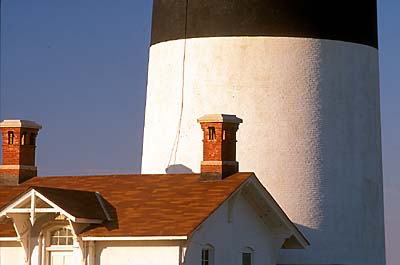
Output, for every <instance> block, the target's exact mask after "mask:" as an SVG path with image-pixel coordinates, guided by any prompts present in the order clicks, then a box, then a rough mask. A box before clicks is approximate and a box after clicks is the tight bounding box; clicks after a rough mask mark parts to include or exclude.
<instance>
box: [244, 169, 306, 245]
mask: <svg viewBox="0 0 400 265" xmlns="http://www.w3.org/2000/svg"><path fill="white" fill-rule="evenodd" d="M246 182H247V183H252V184H253V185H254V187H255V188H256V189H257V191H258V192H259V193H260V194H261V195H262V196H263V198H264V199H265V200H266V201H267V202H268V204H269V205H270V206H271V208H272V210H273V211H274V213H275V214H276V215H277V216H278V217H279V218H280V219H281V220H282V222H283V223H284V224H285V225H286V227H287V228H288V229H289V230H290V231H291V232H292V233H293V235H294V236H295V237H296V239H297V240H298V241H299V243H300V244H301V245H302V247H303V248H306V247H307V246H309V245H310V243H309V242H308V241H307V239H306V238H305V237H304V235H303V234H302V233H301V232H300V231H299V230H298V228H297V227H296V226H295V225H294V224H293V222H292V221H291V220H290V219H289V217H288V216H287V215H286V213H285V212H284V211H283V210H282V208H281V207H280V206H279V204H278V203H277V202H276V201H275V199H274V198H273V197H272V195H271V194H269V192H268V191H267V190H266V189H265V187H264V186H263V185H262V184H261V182H260V181H259V180H258V179H257V177H256V176H255V175H253V176H251V177H250V178H249V180H248V181H246Z"/></svg>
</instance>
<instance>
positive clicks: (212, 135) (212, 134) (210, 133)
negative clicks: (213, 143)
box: [208, 127, 217, 140]
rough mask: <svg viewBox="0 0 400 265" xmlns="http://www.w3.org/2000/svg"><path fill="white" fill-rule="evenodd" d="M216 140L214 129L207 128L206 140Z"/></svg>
mask: <svg viewBox="0 0 400 265" xmlns="http://www.w3.org/2000/svg"><path fill="white" fill-rule="evenodd" d="M216 138H217V135H216V133H215V127H208V140H215V139H216Z"/></svg>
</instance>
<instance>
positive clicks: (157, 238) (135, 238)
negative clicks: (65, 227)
mask: <svg viewBox="0 0 400 265" xmlns="http://www.w3.org/2000/svg"><path fill="white" fill-rule="evenodd" d="M187 239H188V237H187V236H125V237H95V236H94V237H93V236H92V237H82V240H83V241H166V240H174V241H176V240H187Z"/></svg>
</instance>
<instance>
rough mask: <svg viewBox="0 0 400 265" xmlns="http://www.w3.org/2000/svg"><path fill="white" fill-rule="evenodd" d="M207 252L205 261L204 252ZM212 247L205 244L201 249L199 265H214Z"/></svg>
mask: <svg viewBox="0 0 400 265" xmlns="http://www.w3.org/2000/svg"><path fill="white" fill-rule="evenodd" d="M205 251H207V253H208V257H207V260H206V259H204V252H205ZM214 255H215V251H214V247H213V246H212V245H210V244H206V245H205V246H203V247H202V248H201V262H200V265H214Z"/></svg>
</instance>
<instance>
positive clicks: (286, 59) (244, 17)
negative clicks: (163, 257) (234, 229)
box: [142, 0, 385, 265]
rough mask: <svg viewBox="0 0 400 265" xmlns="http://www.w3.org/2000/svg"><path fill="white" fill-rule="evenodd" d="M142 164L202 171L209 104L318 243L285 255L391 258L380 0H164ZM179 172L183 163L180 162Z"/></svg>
mask: <svg viewBox="0 0 400 265" xmlns="http://www.w3.org/2000/svg"><path fill="white" fill-rule="evenodd" d="M153 3H154V4H153V25H152V38H151V47H150V61H149V73H148V90H147V103H146V117H145V129H144V145H143V162H142V171H143V173H162V172H165V171H166V170H167V171H169V170H172V169H175V170H176V169H178V170H181V171H193V172H200V165H199V161H201V160H202V151H201V150H202V146H201V141H200V140H201V139H202V130H201V129H199V125H198V124H197V118H199V117H201V116H203V115H204V114H207V113H226V114H235V115H237V116H238V117H241V118H242V119H243V125H241V129H240V131H239V132H238V135H237V137H238V146H237V161H239V162H240V170H241V171H255V173H256V174H257V176H258V178H260V180H261V181H262V183H263V184H264V185H265V187H266V188H267V189H268V190H269V191H270V192H271V193H272V195H273V196H274V198H275V199H276V200H277V201H278V203H279V204H280V205H281V206H282V208H283V209H284V210H285V212H286V213H287V214H288V215H289V217H290V218H291V219H292V220H293V221H294V222H295V223H296V224H297V225H298V227H299V229H300V230H301V231H302V232H304V234H305V235H306V236H307V238H308V239H309V240H310V244H311V246H310V247H309V248H308V249H307V250H299V251H297V250H295V251H293V250H290V251H289V250H288V251H282V253H281V256H280V259H279V264H303V265H309V264H313V265H316V264H347V265H383V264H385V257H384V254H385V249H384V248H385V246H384V221H383V195H382V163H381V142H380V139H381V135H380V99H379V76H378V43H377V15H376V13H377V10H376V1H375V0H353V1H345V0H337V1H311V0H305V1H293V0H252V1H245V0H218V1H215V0H154V1H153ZM170 172H172V171H170Z"/></svg>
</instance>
